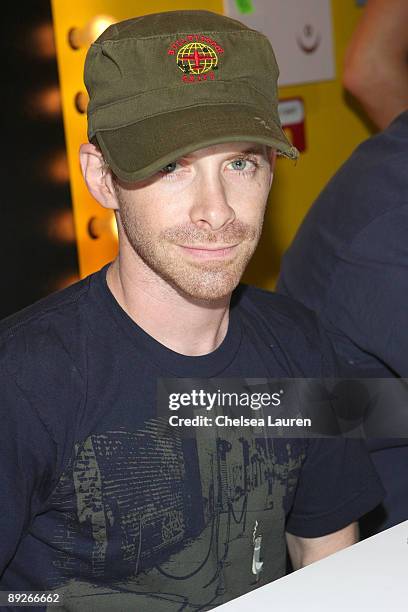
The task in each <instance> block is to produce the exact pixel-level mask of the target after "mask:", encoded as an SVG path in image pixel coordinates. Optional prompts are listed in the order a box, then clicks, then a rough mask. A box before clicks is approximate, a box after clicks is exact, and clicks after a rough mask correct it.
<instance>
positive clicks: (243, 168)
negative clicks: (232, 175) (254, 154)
mask: <svg viewBox="0 0 408 612" xmlns="http://www.w3.org/2000/svg"><path fill="white" fill-rule="evenodd" d="M231 163H232V164H243V166H242V165H241V167H238V168H236V169H237V170H245V168H246V163H247V160H246V159H236V160H235V161H233V162H231Z"/></svg>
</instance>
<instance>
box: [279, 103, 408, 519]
mask: <svg viewBox="0 0 408 612" xmlns="http://www.w3.org/2000/svg"><path fill="white" fill-rule="evenodd" d="M407 166H408V112H405V113H403V114H402V115H400V116H399V117H398V118H397V119H396V120H395V121H394V122H393V123H392V124H391V126H390V127H389V128H388V129H386V130H385V131H384V132H381V133H380V134H378V135H376V136H374V137H372V138H370V139H369V140H367V141H365V142H364V143H362V144H361V145H360V146H359V147H358V148H357V149H356V151H355V152H354V153H353V155H352V156H351V157H350V158H349V159H348V160H347V161H346V163H345V164H344V165H343V166H342V167H341V168H340V170H339V171H338V172H337V173H336V175H335V176H334V177H333V178H332V179H331V181H330V182H329V183H328V185H327V186H326V188H325V189H324V190H323V191H322V193H321V194H320V196H319V197H318V199H317V200H316V202H315V203H314V204H313V206H312V207H311V208H310V210H309V212H308V214H307V215H306V217H305V219H304V221H303V223H302V225H301V227H300V229H299V231H298V233H297V235H296V236H295V239H294V241H293V243H292V245H291V246H290V248H289V249H288V251H287V252H286V253H285V255H284V257H283V261H282V270H281V275H280V278H279V282H278V291H279V292H281V293H284V294H286V295H289V296H291V297H293V298H295V299H297V300H299V301H300V302H302V303H303V304H305V305H306V306H307V307H308V308H311V309H312V310H314V311H315V312H316V313H317V314H318V316H319V318H320V319H321V320H322V323H323V324H324V325H325V327H326V329H330V330H331V332H332V339H333V342H334V345H335V349H336V352H337V354H338V355H339V356H340V358H341V360H342V362H343V364H344V372H346V375H347V376H355V377H365V376H376V377H379V378H381V377H390V376H401V377H404V378H405V377H408V325H407V305H406V301H407V296H408V241H407V236H408V173H407ZM407 442H408V441H407V440H406V439H396V438H394V439H388V440H376V441H373V443H372V449H373V450H374V451H376V452H375V454H373V460H374V462H375V464H376V467H377V468H378V470H379V472H380V474H381V476H382V478H383V481H384V484H385V486H386V489H387V497H386V499H385V504H386V507H387V513H388V517H386V518H385V520H384V522H383V523H382V525H381V528H386V527H391V526H392V525H395V524H397V523H399V522H401V521H403V520H406V519H408V488H407V486H406V474H407V470H408V447H407ZM391 447H392V448H391ZM379 527H380V525H379Z"/></svg>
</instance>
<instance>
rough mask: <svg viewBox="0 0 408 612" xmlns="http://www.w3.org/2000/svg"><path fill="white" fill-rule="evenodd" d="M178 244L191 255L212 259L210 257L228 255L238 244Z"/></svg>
mask: <svg viewBox="0 0 408 612" xmlns="http://www.w3.org/2000/svg"><path fill="white" fill-rule="evenodd" d="M179 246H180V248H181V249H183V251H184V252H186V253H188V254H190V255H192V256H193V257H201V258H207V259H212V258H223V257H228V256H229V255H231V253H232V252H233V251H234V250H235V249H236V247H237V246H238V245H237V244H233V245H231V244H228V245H219V246H213V245H211V247H208V245H205V246H201V245H200V246H198V245H194V246H185V245H179Z"/></svg>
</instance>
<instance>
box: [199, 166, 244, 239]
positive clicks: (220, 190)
mask: <svg viewBox="0 0 408 612" xmlns="http://www.w3.org/2000/svg"><path fill="white" fill-rule="evenodd" d="M235 218H236V217H235V211H234V209H233V208H232V207H231V206H230V204H229V202H228V197H227V193H226V189H225V186H224V185H223V183H222V181H221V178H220V177H219V176H218V175H215V176H214V175H211V176H209V173H206V174H205V175H203V176H202V177H201V179H200V181H199V182H198V184H197V191H196V194H195V198H194V203H193V205H192V207H191V209H190V219H191V221H192V223H194V224H195V225H197V226H198V227H200V228H201V229H206V230H212V231H213V232H215V231H217V230H220V229H223V228H224V227H226V226H227V225H229V224H230V223H232V222H233V221H234V220H235Z"/></svg>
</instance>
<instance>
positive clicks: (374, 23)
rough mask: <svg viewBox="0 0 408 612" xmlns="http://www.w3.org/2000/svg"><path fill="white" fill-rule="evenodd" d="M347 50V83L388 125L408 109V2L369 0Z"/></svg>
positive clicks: (377, 122) (380, 121)
mask: <svg viewBox="0 0 408 612" xmlns="http://www.w3.org/2000/svg"><path fill="white" fill-rule="evenodd" d="M364 4H366V6H365V9H364V12H363V15H362V18H361V20H360V22H359V24H358V26H357V28H356V30H355V32H354V34H353V36H352V39H351V41H350V43H349V46H348V48H347V51H346V55H345V61H344V72H343V85H344V87H345V89H346V90H347V91H348V92H350V93H351V94H352V95H353V96H354V97H355V98H356V99H357V100H358V101H359V102H360V104H361V106H362V107H363V109H364V111H365V112H366V113H367V115H368V117H369V118H370V119H371V121H372V122H373V123H374V124H375V125H376V126H377V127H378V128H380V129H385V128H386V127H388V126H389V124H390V123H391V122H392V121H393V120H394V119H396V118H397V116H398V115H400V114H401V113H402V112H403V111H404V110H407V109H408V62H407V57H408V30H407V24H408V2H407V0H368V1H367V2H366V3H364Z"/></svg>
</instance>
